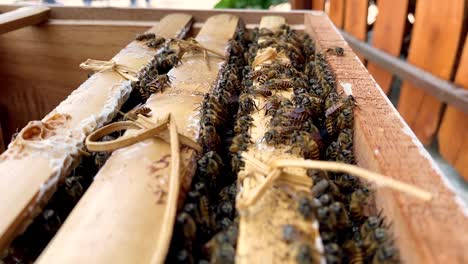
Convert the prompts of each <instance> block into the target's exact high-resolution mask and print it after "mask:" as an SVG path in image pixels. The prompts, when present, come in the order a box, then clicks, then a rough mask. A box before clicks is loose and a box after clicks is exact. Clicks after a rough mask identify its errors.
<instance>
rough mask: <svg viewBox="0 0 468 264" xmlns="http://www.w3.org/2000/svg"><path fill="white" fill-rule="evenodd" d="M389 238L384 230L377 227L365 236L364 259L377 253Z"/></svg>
mask: <svg viewBox="0 0 468 264" xmlns="http://www.w3.org/2000/svg"><path fill="white" fill-rule="evenodd" d="M388 239H389V236H388V234H387V232H386V231H385V229H384V228H381V227H378V228H376V229H374V230H373V231H372V232H370V233H369V234H367V236H366V237H365V238H364V240H363V243H362V244H363V248H364V255H365V256H366V257H370V256H373V255H374V254H375V252H376V251H377V249H378V247H379V246H380V245H381V244H383V243H384V242H386V241H387V240H388Z"/></svg>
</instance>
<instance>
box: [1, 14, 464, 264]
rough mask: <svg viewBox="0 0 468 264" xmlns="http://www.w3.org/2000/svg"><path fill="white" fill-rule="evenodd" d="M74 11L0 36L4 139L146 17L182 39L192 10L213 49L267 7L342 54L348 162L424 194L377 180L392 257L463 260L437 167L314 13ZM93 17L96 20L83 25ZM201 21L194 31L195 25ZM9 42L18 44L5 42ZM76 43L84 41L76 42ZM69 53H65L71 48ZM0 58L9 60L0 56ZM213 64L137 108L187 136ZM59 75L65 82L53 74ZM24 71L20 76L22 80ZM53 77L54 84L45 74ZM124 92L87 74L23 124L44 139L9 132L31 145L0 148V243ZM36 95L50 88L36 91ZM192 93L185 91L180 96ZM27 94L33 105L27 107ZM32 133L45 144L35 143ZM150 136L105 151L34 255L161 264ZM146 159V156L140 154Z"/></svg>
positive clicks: (130, 53) (143, 57) (186, 73)
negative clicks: (350, 140)
mask: <svg viewBox="0 0 468 264" xmlns="http://www.w3.org/2000/svg"><path fill="white" fill-rule="evenodd" d="M2 10H3V11H8V10H11V7H8V6H4V7H2ZM84 10H86V9H82V8H63V7H57V8H52V10H51V11H50V15H49V16H48V18H49V20H48V21H47V22H46V23H45V24H43V25H41V26H39V27H32V28H23V29H19V30H17V31H13V32H10V33H7V34H5V35H3V36H2V39H1V40H0V44H1V45H2V46H5V49H6V50H8V51H9V54H3V55H2V56H4V57H5V60H4V62H2V65H4V67H2V74H1V75H0V78H1V79H2V81H4V83H5V84H6V87H8V89H6V90H5V91H4V95H5V96H2V98H1V99H0V102H1V103H2V106H3V105H5V107H6V109H7V113H8V115H7V116H6V117H2V119H1V122H2V126H3V127H4V128H6V130H5V131H6V133H4V134H5V135H7V137H9V136H10V134H11V133H12V131H13V130H14V129H12V127H17V126H23V125H25V122H26V121H28V120H30V119H39V118H42V116H44V115H46V113H47V112H48V111H49V110H51V108H52V107H53V106H54V105H56V104H57V103H58V102H60V101H61V100H62V99H63V96H64V95H66V94H67V93H68V92H70V91H71V90H73V89H74V87H76V86H77V84H79V83H80V82H81V81H83V79H84V78H85V74H84V73H82V72H79V71H78V69H77V65H78V64H79V63H80V62H82V61H84V60H85V59H87V58H97V59H101V58H102V57H100V56H110V55H111V54H109V53H110V52H115V51H116V50H118V49H119V47H118V45H116V44H110V43H112V42H113V41H115V43H117V42H118V43H121V44H122V46H123V43H125V41H126V42H129V41H130V40H131V39H132V38H133V35H134V34H135V33H137V32H142V31H145V30H146V29H148V27H150V26H152V25H153V23H152V22H148V21H152V20H159V19H161V22H160V24H159V25H158V26H156V28H155V29H153V31H155V32H156V33H157V34H158V35H162V36H165V37H176V36H179V37H182V36H183V35H184V34H186V33H187V31H186V30H184V29H185V28H187V27H189V25H190V21H191V18H192V17H193V18H194V20H195V24H193V26H192V30H191V31H190V32H189V33H188V34H189V35H191V36H198V37H197V40H198V41H199V42H200V43H202V44H203V45H205V46H207V47H210V48H212V49H215V50H218V51H220V52H222V51H224V49H225V47H227V43H228V40H229V39H230V38H232V37H233V36H234V34H235V32H236V29H237V27H238V24H239V23H240V21H243V22H244V23H246V25H247V27H248V28H252V27H255V26H257V25H258V24H259V23H260V19H261V17H262V16H267V15H278V16H281V17H283V18H284V19H285V21H286V22H287V23H288V24H290V25H291V27H292V28H293V29H297V30H299V31H304V32H306V33H308V34H310V35H311V36H312V37H313V38H314V39H315V41H316V44H317V48H318V49H326V48H328V47H331V46H340V47H343V48H344V50H345V56H344V57H335V56H327V60H328V63H329V64H330V66H331V68H332V69H333V72H334V74H335V76H336V79H337V84H338V89H343V88H344V89H345V90H346V91H347V93H349V92H351V93H352V94H353V96H354V98H355V99H356V102H357V105H358V106H359V107H358V108H356V110H355V125H354V127H355V130H354V152H355V155H356V160H357V163H358V164H359V165H360V166H361V167H364V168H368V169H370V170H372V171H377V172H380V173H382V174H384V175H387V176H390V177H393V178H395V179H398V180H401V181H404V182H408V183H412V184H414V185H416V186H419V187H422V188H424V189H426V190H428V191H430V192H431V193H432V194H433V195H434V198H433V200H431V201H430V202H424V201H420V200H417V199H415V198H413V197H410V196H408V195H406V194H402V193H397V192H394V191H391V190H388V189H384V188H376V192H375V204H376V208H377V209H382V210H383V214H384V215H385V216H386V217H387V219H388V220H390V221H391V222H392V223H393V226H392V231H393V233H394V236H395V239H396V242H395V243H396V245H397V246H398V248H399V250H400V255H401V258H402V260H404V261H405V262H409V263H431V262H433V263H439V262H449V263H463V262H465V261H466V259H467V258H468V257H467V256H466V253H465V252H464V251H463V245H464V244H465V242H467V241H466V240H467V239H466V236H465V235H464V234H466V232H465V231H466V229H468V225H467V222H466V220H465V211H464V210H465V208H464V207H463V205H462V204H460V203H459V202H458V200H457V198H456V197H455V196H454V194H453V193H452V192H451V190H450V187H449V186H448V185H446V183H445V182H444V180H443V176H442V175H441V173H440V171H439V170H438V169H437V167H436V166H435V165H434V163H433V161H432V159H431V158H430V157H429V156H428V155H427V152H425V150H424V148H423V147H422V146H421V145H420V143H419V141H418V140H417V139H416V138H415V137H414V135H413V133H412V132H411V130H409V128H408V127H407V126H406V124H405V123H404V121H402V119H401V118H400V116H399V115H398V113H397V112H396V111H395V109H394V108H393V107H392V106H391V104H390V102H389V101H388V100H387V99H386V97H385V95H384V94H383V93H382V92H381V90H380V88H379V87H378V86H377V85H376V83H375V81H374V80H373V79H372V77H371V76H370V75H369V74H368V73H367V71H366V70H365V68H364V67H363V66H362V64H361V63H360V62H359V60H358V59H357V57H356V56H355V55H354V54H353V53H352V51H351V50H350V49H349V48H348V46H347V45H346V43H345V42H344V41H343V39H342V38H341V37H340V35H339V33H338V32H337V31H336V30H335V28H334V27H333V25H332V24H331V23H330V21H329V20H328V18H327V17H326V16H325V15H323V14H322V13H314V12H308V13H300V12H297V13H264V12H236V11H229V12H228V11H226V12H221V13H223V15H219V16H214V15H218V14H217V12H214V11H203V12H201V11H186V12H184V13H186V14H188V15H181V14H179V15H170V16H167V17H165V18H164V19H162V17H163V16H165V15H166V14H169V13H174V11H171V10H164V11H162V10H120V9H91V10H86V12H84ZM212 16H214V17H212ZM94 17H99V18H100V19H101V20H100V21H97V22H95V21H91V19H93V18H94ZM136 17H138V20H141V21H140V22H138V23H133V24H131V23H129V22H125V21H128V20H136V19H137V18H136ZM209 17H212V18H209ZM208 18H209V19H208ZM129 24H130V25H129ZM154 24H155V23H154ZM200 27H201V28H202V29H201V30H200V32H198V31H199V29H200ZM70 29H75V30H76V31H77V32H83V33H78V34H76V33H75V34H72V33H69V32H68V31H69V30H70ZM96 30H98V31H99V32H100V33H99V34H98V35H97V36H96V38H94V39H93V40H92V41H91V40H89V38H88V36H89V34H90V33H89V32H91V31H96ZM116 32H118V33H122V32H123V33H125V34H123V33H122V34H115V33H116ZM197 33H198V35H197ZM45 36H47V38H46V37H45ZM36 37H37V38H36ZM41 38H45V40H44V41H42V39H41ZM20 40H23V42H20ZM24 40H28V41H24ZM107 41H109V42H107ZM17 43H20V44H18V45H15V44H17ZM57 43H58V44H57ZM101 43H102V44H101ZM83 44H84V45H86V44H89V45H94V46H91V47H89V48H86V49H83V47H82V46H83ZM113 45H114V46H113ZM25 47H27V48H29V49H27V48H26V49H25ZM109 47H112V49H111V48H109ZM69 50H76V52H74V53H73V54H70V53H69V52H68V51H69ZM26 51H27V52H34V54H35V55H37V56H45V58H46V59H44V60H41V61H37V62H36V61H34V60H33V61H32V62H31V61H30V60H29V59H26V58H27V57H26V56H27V55H28V53H27V52H26ZM41 52H42V53H41ZM101 52H102V54H101ZM154 53H155V50H152V49H149V48H147V47H146V46H144V45H142V44H141V43H136V42H133V43H132V44H130V45H129V46H127V48H125V49H123V50H122V51H121V52H120V53H119V54H118V55H117V56H116V57H114V59H115V60H116V61H117V62H118V63H121V64H125V65H127V66H131V67H134V68H141V67H143V66H144V65H146V64H147V63H148V62H149V60H150V59H151V58H152V57H153V56H154ZM29 55H31V54H29ZM63 58H67V61H70V63H68V62H67V63H64V62H63V61H64V60H63ZM102 59H109V57H106V58H102ZM191 60H193V61H191ZM5 62H11V63H9V64H8V65H7V64H3V63H5ZM219 62H221V60H220V59H219V58H216V56H213V55H212V54H211V55H210V60H209V63H210V67H209V68H208V67H206V65H205V60H204V58H203V56H201V55H198V57H197V56H195V57H193V58H191V59H189V61H186V62H183V63H182V65H181V66H179V67H176V68H174V69H173V70H171V71H172V76H174V77H175V79H174V81H173V84H172V86H173V89H172V90H170V91H169V94H167V95H166V94H162V95H155V96H152V97H151V98H150V100H149V103H148V105H149V106H150V107H151V108H152V110H153V113H154V116H153V117H152V118H153V121H154V120H156V119H157V118H158V117H159V118H160V117H162V116H164V114H165V113H166V112H167V111H168V110H170V112H172V113H173V114H174V115H175V120H176V123H177V127H178V128H179V129H180V130H181V131H183V133H184V134H185V135H187V136H189V137H193V138H195V136H196V130H197V129H198V128H197V126H196V123H197V122H196V110H195V109H196V104H197V103H199V102H201V99H202V94H204V93H206V92H208V91H210V89H212V87H213V86H214V85H215V83H216V81H217V79H218V75H219V74H218V70H219V67H220V65H218V63H219ZM45 66H47V67H45ZM58 72H61V73H62V74H63V76H67V77H68V78H63V77H61V78H59V76H60V75H58V74H57V73H58ZM170 75H171V73H170ZM25 76H28V78H27V80H26V79H25ZM54 77H56V79H57V81H51V79H52V80H53V79H55V78H54ZM64 86H71V87H70V89H71V90H68V91H65V90H63V87H64ZM26 87H27V88H26ZM129 92H130V86H129V83H128V82H125V81H124V79H123V78H122V77H121V76H120V75H118V74H116V73H114V72H112V71H108V72H102V73H96V74H94V75H93V76H92V77H91V78H90V79H88V80H87V81H86V82H85V83H83V85H81V87H80V88H79V89H78V90H76V91H75V92H74V93H73V94H71V96H70V97H68V98H67V99H66V100H64V101H63V102H62V103H61V104H60V105H59V106H58V107H57V108H56V109H55V110H53V111H52V112H51V113H50V114H49V115H47V116H46V117H45V118H44V119H42V122H38V121H37V122H36V123H31V124H30V125H29V128H28V129H29V130H23V132H24V131H30V132H31V128H35V127H41V126H42V127H43V126H44V124H45V126H46V128H47V129H50V127H47V125H50V126H51V127H52V129H51V130H52V134H49V135H52V136H51V137H50V138H44V139H38V138H34V137H30V135H29V133H20V137H22V138H24V139H25V140H26V141H27V142H30V141H33V142H32V143H31V144H25V145H24V146H25V147H24V148H23V149H21V148H18V147H17V146H15V144H12V145H10V147H9V149H10V150H8V151H7V152H5V153H4V154H2V161H1V163H0V168H1V171H2V172H1V174H2V176H1V177H2V182H1V184H0V186H1V187H0V190H1V191H0V193H1V194H0V195H1V197H2V201H4V202H3V203H2V206H1V207H0V211H1V212H2V215H3V216H4V217H3V220H2V222H1V225H0V232H1V233H0V235H1V239H0V241H1V243H0V244H1V246H2V247H3V248H5V247H6V245H8V244H9V243H10V242H11V241H12V239H13V238H14V237H15V236H16V235H18V234H19V233H20V232H21V231H23V230H24V228H25V227H26V226H27V225H28V224H29V223H30V221H31V220H32V217H34V216H35V215H36V214H37V213H39V212H40V211H41V209H42V207H43V205H44V203H45V202H47V200H48V198H49V197H50V195H52V193H53V191H54V190H55V184H56V183H57V182H59V178H61V177H65V176H66V175H69V174H70V173H71V170H72V168H73V167H74V166H75V165H76V162H77V161H78V157H79V156H80V155H82V154H81V152H79V149H80V148H81V147H82V144H83V140H84V138H85V136H86V135H88V134H89V133H91V132H92V131H93V130H95V129H96V128H98V127H100V126H102V125H104V124H105V123H107V122H109V121H111V119H112V116H113V115H115V114H116V113H117V111H118V110H119V109H120V106H121V105H122V104H123V103H124V101H125V100H126V99H127V97H128V96H129ZM43 93H44V94H48V95H49V96H47V97H46V96H43ZM185 93H188V94H185ZM192 94H195V95H196V96H190V95H192ZM170 95H172V97H174V98H177V100H176V99H174V98H171V96H170ZM184 96H186V97H184ZM24 98H27V100H24ZM169 98H170V100H169ZM184 98H185V99H184ZM29 100H31V101H32V102H33V103H32V104H28V102H30V101H29ZM178 100H180V101H178ZM85 103H86V104H85ZM13 113H15V115H14V117H15V118H14V117H13ZM28 113H33V114H28ZM57 113H60V114H57ZM193 120H195V122H193ZM191 122H192V123H194V124H195V125H193V124H192V123H191ZM25 134H26V135H25ZM32 134H33V135H34V133H32ZM36 140H38V142H47V143H50V144H49V145H47V144H44V145H42V143H41V144H37V143H38V142H36ZM153 141H154V142H153ZM151 142H152V144H145V143H138V144H136V145H133V146H130V147H128V148H126V149H121V150H118V151H116V152H114V153H113V155H112V156H111V158H110V160H109V162H108V163H106V164H105V165H104V167H103V168H102V169H101V171H100V172H99V174H98V177H97V178H96V179H95V180H94V182H93V183H92V184H91V186H90V188H89V190H88V191H87V192H86V193H85V195H84V196H83V198H82V199H81V200H80V202H79V203H78V205H77V206H76V207H75V208H74V210H73V211H72V213H71V215H70V216H69V218H67V221H66V222H65V223H64V225H63V226H62V228H60V229H59V233H58V235H57V236H56V238H55V239H54V240H52V242H51V244H49V247H48V248H47V249H46V251H44V252H43V255H42V256H41V258H40V261H44V262H47V263H49V262H51V261H57V262H63V261H66V262H71V261H81V260H88V261H90V262H106V261H109V260H112V261H113V262H122V263H124V262H129V261H135V260H136V261H139V262H150V261H155V262H160V261H162V260H163V259H164V256H165V252H166V251H167V247H168V245H169V238H168V237H164V238H162V237H161V236H162V235H164V234H165V233H164V232H161V230H165V229H172V223H173V221H174V219H173V218H174V213H175V212H173V211H172V212H170V210H166V208H167V207H171V206H170V205H168V204H164V203H162V204H161V203H159V202H157V201H155V200H154V195H155V194H154V192H155V188H156V189H157V188H161V186H157V183H156V180H157V177H156V178H151V177H146V178H145V177H140V176H141V175H145V174H148V171H147V170H145V167H144V166H145V164H146V163H145V162H149V164H150V163H152V162H157V161H158V160H161V159H164V156H165V155H163V153H165V151H167V152H168V151H169V148H168V145H165V143H157V142H158V141H157V140H151ZM59 143H61V144H59ZM139 151H142V152H141V153H139ZM146 151H147V152H146ZM181 152H182V156H181V157H182V159H181V170H182V171H184V173H186V174H187V177H183V178H181V179H180V180H181V181H182V185H183V184H184V183H185V184H186V185H188V184H189V183H190V180H188V181H187V179H185V178H189V179H190V176H191V175H193V173H194V171H195V164H194V161H195V154H194V152H193V150H190V149H183V151H181ZM168 153H169V152H168ZM23 154H24V156H23ZM148 157H150V160H149V161H148V160H146V159H147V158H148ZM138 162H141V163H138ZM164 162H167V160H164ZM165 164H166V163H165ZM167 164H169V163H167ZM164 170H165V171H163V172H165V173H168V172H169V171H170V170H169V169H168V168H164ZM122 171H125V173H120V174H122V175H120V174H119V173H117V172H122ZM106 174H107V175H106ZM136 175H139V176H136ZM162 188H163V189H164V188H167V187H162ZM185 188H187V187H185ZM183 189H184V188H181V190H183ZM182 192H183V191H182ZM167 215H169V218H171V217H172V220H171V221H165V220H164V219H166V218H164V217H165V216H167ZM99 217H101V218H99ZM99 219H100V220H99ZM135 221H138V222H135ZM240 232H241V233H242V227H241V231H240ZM62 239H63V240H62ZM75 242H76V244H75ZM239 243H242V241H241V240H240V241H239ZM259 243H261V240H260V242H259Z"/></svg>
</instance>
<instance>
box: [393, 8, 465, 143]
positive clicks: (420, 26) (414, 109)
mask: <svg viewBox="0 0 468 264" xmlns="http://www.w3.org/2000/svg"><path fill="white" fill-rule="evenodd" d="M466 7H467V2H466V1H465V0H452V1H450V4H447V3H445V2H444V1H438V0H426V1H418V2H417V4H416V13H415V14H416V18H415V19H416V22H415V24H414V27H413V31H412V36H411V43H410V48H409V52H408V62H409V63H411V64H413V65H415V66H418V67H420V68H422V69H424V70H426V71H428V72H431V73H432V74H434V75H437V76H439V77H440V78H442V79H445V80H450V78H451V76H452V74H453V70H454V69H453V66H454V64H455V59H456V55H457V50H458V45H459V43H460V42H461V41H460V39H461V37H462V36H461V35H462V29H463V26H464V25H465V26H466V24H464V23H463V22H464V17H465V12H464V11H465V8H466ZM462 44H463V43H462ZM398 111H400V113H401V115H402V116H403V118H404V119H405V120H406V122H407V123H408V124H409V125H410V127H411V129H413V131H414V132H415V133H416V135H417V136H418V138H419V140H421V142H422V143H423V144H424V145H430V144H431V143H432V140H433V138H434V136H435V133H436V131H437V129H438V126H439V124H440V118H441V115H442V112H443V104H442V103H441V102H440V101H439V100H438V99H437V98H435V97H434V96H432V95H430V94H428V93H427V92H425V91H424V90H422V89H417V87H416V86H415V85H414V84H412V83H411V82H407V81H406V82H404V83H403V85H402V86H401V94H400V99H399V100H398Z"/></svg>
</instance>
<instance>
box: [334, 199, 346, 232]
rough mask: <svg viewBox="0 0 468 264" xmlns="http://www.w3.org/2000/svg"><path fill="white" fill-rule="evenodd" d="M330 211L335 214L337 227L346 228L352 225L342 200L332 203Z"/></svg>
mask: <svg viewBox="0 0 468 264" xmlns="http://www.w3.org/2000/svg"><path fill="white" fill-rule="evenodd" d="M330 211H331V212H332V213H333V214H334V215H335V219H336V227H337V228H339V229H346V228H348V227H349V225H350V221H349V218H348V213H347V211H346V209H345V207H344V205H343V204H342V203H340V202H334V203H332V204H331V205H330Z"/></svg>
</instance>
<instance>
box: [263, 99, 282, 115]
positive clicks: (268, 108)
mask: <svg viewBox="0 0 468 264" xmlns="http://www.w3.org/2000/svg"><path fill="white" fill-rule="evenodd" d="M279 107H280V99H279V98H278V97H277V96H272V97H270V99H269V100H268V101H267V102H266V103H265V115H266V116H274V115H275V114H276V111H277V110H278V108H279Z"/></svg>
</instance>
